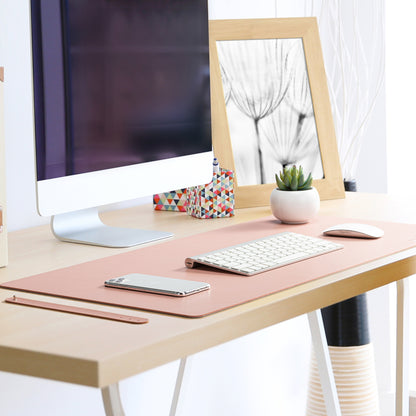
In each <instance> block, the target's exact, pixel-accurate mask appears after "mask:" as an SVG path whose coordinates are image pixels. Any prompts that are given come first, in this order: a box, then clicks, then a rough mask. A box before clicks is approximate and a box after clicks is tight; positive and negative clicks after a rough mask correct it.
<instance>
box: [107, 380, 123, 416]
mask: <svg viewBox="0 0 416 416" xmlns="http://www.w3.org/2000/svg"><path fill="white" fill-rule="evenodd" d="M101 396H102V398H103V403H104V409H105V415H106V416H125V413H124V410H123V406H122V404H121V399H120V391H119V388H118V383H115V384H111V385H110V386H107V387H103V388H102V389H101Z"/></svg>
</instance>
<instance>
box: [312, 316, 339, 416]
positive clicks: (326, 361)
mask: <svg viewBox="0 0 416 416" xmlns="http://www.w3.org/2000/svg"><path fill="white" fill-rule="evenodd" d="M308 320H309V328H310V330H311V336H312V344H313V348H314V350H315V356H316V362H317V365H318V372H319V378H320V380H321V385H322V392H323V395H324V399H325V406H326V411H327V414H328V415H331V416H341V408H340V405H339V401H338V394H337V387H336V385H335V379H334V373H333V372H332V365H331V357H330V356H329V350H328V344H327V341H326V335H325V329H324V324H323V322H322V315H321V311H320V310H316V311H313V312H309V313H308Z"/></svg>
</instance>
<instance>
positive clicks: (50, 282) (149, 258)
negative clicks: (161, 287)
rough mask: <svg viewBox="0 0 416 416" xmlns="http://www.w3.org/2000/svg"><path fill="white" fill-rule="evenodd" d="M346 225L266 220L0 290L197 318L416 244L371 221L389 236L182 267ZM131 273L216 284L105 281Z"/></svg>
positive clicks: (399, 228)
mask: <svg viewBox="0 0 416 416" xmlns="http://www.w3.org/2000/svg"><path fill="white" fill-rule="evenodd" d="M210 221H221V219H218V220H210ZM344 222H359V221H357V220H356V219H354V220H351V219H346V218H337V217H327V216H319V217H318V218H317V219H316V220H314V221H313V222H310V223H308V224H302V225H285V224H281V223H280V222H279V221H277V220H276V219H275V218H274V217H266V218H262V219H258V220H254V221H250V222H246V223H242V224H237V225H232V226H228V227H225V228H222V229H219V230H215V231H208V232H205V233H201V234H196V235H193V236H190V237H184V238H180V239H176V240H169V241H166V242H163V243H159V244H155V245H151V246H147V247H143V248H139V249H135V250H133V251H128V252H124V253H121V254H116V255H112V256H110V257H105V258H102V259H99V260H94V261H90V262H86V263H82V264H78V265H74V266H70V267H66V268H63V269H58V270H54V271H50V272H46V273H42V274H38V275H34V276H30V277H25V278H22V279H18V280H14V281H10V282H7V283H4V284H2V285H0V287H3V288H7V289H16V290H22V291H28V292H35V293H41V294H47V295H53V296H60V297H66V298H72V299H78V300H85V301H91V302H98V303H103V304H109V305H115V306H123V307H128V308H134V309H144V310H149V311H154V312H163V313H168V314H173V315H180V316H185V317H194V318H195V317H202V316H205V315H208V314H211V313H213V312H217V311H220V310H223V309H226V308H230V307H232V306H236V305H240V304H242V303H245V302H248V301H251V300H254V299H257V298H260V297H263V296H266V295H269V294H272V293H276V292H279V291H281V290H284V289H288V288H290V287H293V286H296V285H299V284H302V283H306V282H308V281H311V280H314V279H319V278H322V277H324V276H326V275H329V274H332V273H335V272H340V271H342V270H345V269H348V268H351V267H354V266H357V265H360V264H363V263H366V262H368V261H371V260H375V259H378V258H381V257H384V256H386V255H390V254H393V253H396V252H399V251H402V250H405V249H408V248H412V247H415V246H416V225H410V224H400V223H391V222H377V221H367V220H366V221H365V222H366V223H369V224H373V225H376V226H378V227H380V228H382V229H383V230H384V232H385V235H384V236H383V237H382V238H380V239H376V240H366V239H356V238H341V237H324V238H328V239H331V240H335V241H337V242H340V243H341V244H343V245H344V248H343V249H341V250H338V251H334V252H331V253H328V254H324V255H322V256H318V257H315V258H311V259H307V260H303V261H301V262H298V263H293V264H291V265H288V266H284V267H281V268H278V269H274V270H271V271H267V272H264V273H260V274H257V275H254V276H251V277H245V276H240V275H235V274H232V273H228V272H222V271H217V270H214V269H208V268H196V269H187V268H186V267H185V265H184V260H185V258H186V257H188V256H193V255H197V254H201V253H204V252H207V251H212V250H214V249H218V248H222V247H227V246H230V245H234V244H238V243H241V242H243V241H248V240H254V239H256V238H261V237H263V236H268V235H271V234H275V233H278V232H282V231H289V230H290V231H294V232H298V233H303V234H306V235H310V236H315V237H321V236H322V230H323V229H325V228H327V227H329V226H331V225H335V224H340V223H344ZM362 222H364V221H362ZM128 273H145V274H152V275H159V276H169V277H173V278H178V279H188V280H197V281H203V282H208V283H210V284H211V289H210V290H207V291H204V292H201V293H198V294H194V295H191V296H187V297H184V298H176V297H170V296H164V295H154V294H149V293H141V292H135V291H129V290H120V289H113V288H106V287H105V286H104V281H105V280H107V279H109V278H112V277H116V276H121V275H124V274H128Z"/></svg>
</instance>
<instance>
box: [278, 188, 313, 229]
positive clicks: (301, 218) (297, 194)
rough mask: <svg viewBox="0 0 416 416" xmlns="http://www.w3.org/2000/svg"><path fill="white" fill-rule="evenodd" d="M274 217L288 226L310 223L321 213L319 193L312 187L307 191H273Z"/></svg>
mask: <svg viewBox="0 0 416 416" xmlns="http://www.w3.org/2000/svg"><path fill="white" fill-rule="evenodd" d="M270 204H271V208H272V213H273V215H274V216H275V217H276V218H277V219H279V220H280V221H282V222H284V223H286V224H303V223H305V222H309V221H310V220H311V219H312V218H313V217H315V216H316V214H317V213H318V211H319V206H320V199H319V194H318V191H317V190H316V189H315V188H314V187H312V188H311V189H307V190H305V191H282V190H280V189H278V188H276V189H273V191H272V194H271V195H270Z"/></svg>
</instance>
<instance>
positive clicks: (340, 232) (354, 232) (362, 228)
mask: <svg viewBox="0 0 416 416" xmlns="http://www.w3.org/2000/svg"><path fill="white" fill-rule="evenodd" d="M322 233H323V234H324V235H332V236H336V237H356V238H380V237H382V236H383V235H384V231H383V230H382V229H381V228H378V227H375V226H374V225H370V224H360V223H346V224H337V225H334V226H332V227H329V228H327V229H326V230H324V231H323V232H322Z"/></svg>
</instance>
